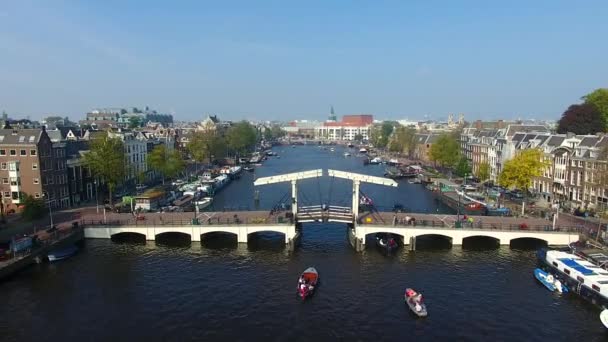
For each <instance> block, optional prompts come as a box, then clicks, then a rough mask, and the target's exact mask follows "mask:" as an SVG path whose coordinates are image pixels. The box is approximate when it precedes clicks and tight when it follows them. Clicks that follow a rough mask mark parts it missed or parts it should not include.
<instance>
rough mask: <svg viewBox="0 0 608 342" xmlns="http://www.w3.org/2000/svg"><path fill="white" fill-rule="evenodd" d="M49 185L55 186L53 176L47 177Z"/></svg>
mask: <svg viewBox="0 0 608 342" xmlns="http://www.w3.org/2000/svg"><path fill="white" fill-rule="evenodd" d="M49 184H55V179H54V178H53V176H50V177H49Z"/></svg>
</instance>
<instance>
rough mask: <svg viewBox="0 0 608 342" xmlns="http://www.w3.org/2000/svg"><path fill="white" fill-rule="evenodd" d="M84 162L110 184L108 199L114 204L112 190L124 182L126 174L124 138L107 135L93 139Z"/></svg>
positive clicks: (100, 178) (93, 172)
mask: <svg viewBox="0 0 608 342" xmlns="http://www.w3.org/2000/svg"><path fill="white" fill-rule="evenodd" d="M84 162H85V164H86V165H87V166H88V167H89V169H90V170H91V173H92V174H93V175H94V176H95V177H97V178H98V179H99V180H100V181H101V182H103V183H105V184H106V185H107V186H108V191H109V199H108V200H109V202H110V204H112V192H113V191H114V189H115V188H116V186H117V185H119V184H120V183H122V181H123V180H124V177H125V174H126V169H125V165H126V161H125V157H124V144H123V142H122V140H120V139H119V138H110V137H108V136H107V135H104V136H102V137H99V138H96V139H93V140H91V141H90V145H89V152H88V153H86V154H85V155H84Z"/></svg>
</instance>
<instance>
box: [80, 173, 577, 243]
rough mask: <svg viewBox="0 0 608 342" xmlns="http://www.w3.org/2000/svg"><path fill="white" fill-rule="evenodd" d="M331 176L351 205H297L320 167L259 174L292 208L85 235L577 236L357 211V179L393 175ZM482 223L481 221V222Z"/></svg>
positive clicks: (124, 220) (503, 223)
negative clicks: (322, 228)
mask: <svg viewBox="0 0 608 342" xmlns="http://www.w3.org/2000/svg"><path fill="white" fill-rule="evenodd" d="M328 175H329V176H330V177H336V178H342V179H348V180H352V182H353V190H352V206H351V207H345V206H335V205H331V204H320V205H311V206H300V205H299V201H298V187H297V182H298V181H299V180H302V179H309V178H319V177H322V176H323V170H321V169H317V170H311V171H304V172H296V173H289V174H283V175H277V176H271V177H263V178H259V179H257V180H256V181H255V182H254V185H255V186H261V185H266V184H275V183H282V182H289V183H291V203H292V205H291V210H290V211H289V212H274V211H270V212H268V211H239V212H211V213H205V212H201V213H199V214H198V216H197V217H196V218H195V219H193V217H192V214H190V213H163V214H158V213H147V214H144V215H143V218H144V219H145V220H143V221H140V220H139V218H135V217H134V216H132V215H131V214H117V213H111V214H108V216H107V217H104V219H103V221H102V220H101V219H99V218H95V219H90V218H87V217H83V218H82V220H81V224H82V225H83V226H84V227H85V237H87V238H111V237H113V236H116V235H119V234H139V235H141V236H144V237H145V239H146V240H156V238H157V237H158V236H161V235H163V234H166V233H180V234H185V235H188V236H190V239H191V241H201V240H202V237H203V236H204V235H206V234H209V233H216V232H223V233H229V234H232V235H235V236H236V237H237V241H238V242H239V243H247V241H248V238H249V236H250V235H251V234H254V233H258V232H275V233H279V234H283V235H284V237H285V243H286V244H287V245H288V246H289V248H290V249H293V248H295V244H296V241H297V240H298V239H299V236H300V231H301V229H302V224H304V223H307V222H338V223H344V224H347V225H348V227H349V240H350V242H351V244H352V245H353V247H354V248H355V249H356V250H357V251H361V250H363V249H364V248H365V238H366V236H368V235H370V234H376V233H390V234H394V235H395V236H396V237H399V238H400V240H401V241H402V243H403V244H404V245H409V246H410V249H415V248H416V238H417V237H420V236H423V235H438V236H443V237H445V238H447V239H449V240H450V241H451V242H452V244H453V245H460V244H462V243H463V242H464V241H465V240H466V239H469V238H472V237H479V236H483V237H489V238H492V239H495V241H496V242H497V243H499V244H502V245H507V244H510V243H511V241H513V240H516V239H523V238H527V239H537V240H542V241H544V242H546V243H547V244H548V245H567V244H568V243H570V242H573V241H576V240H578V230H577V229H576V228H565V227H561V228H559V229H555V230H553V229H552V227H551V223H550V222H548V221H546V220H542V219H528V218H526V219H521V218H514V217H487V216H484V217H474V220H475V221H474V222H475V223H474V224H473V225H470V226H466V227H458V225H457V224H456V223H455V221H456V215H431V214H420V213H411V214H402V213H399V214H395V213H386V212H384V213H382V212H369V211H364V212H360V211H359V199H360V185H361V183H371V184H379V185H384V186H392V187H396V186H397V183H396V182H395V181H394V180H392V179H386V178H382V177H374V176H368V175H363V174H356V173H351V172H344V171H337V170H328ZM406 216H409V217H413V218H415V221H414V222H415V223H413V224H412V223H406V224H403V223H402V222H403V219H404V217H406ZM482 221H483V222H482Z"/></svg>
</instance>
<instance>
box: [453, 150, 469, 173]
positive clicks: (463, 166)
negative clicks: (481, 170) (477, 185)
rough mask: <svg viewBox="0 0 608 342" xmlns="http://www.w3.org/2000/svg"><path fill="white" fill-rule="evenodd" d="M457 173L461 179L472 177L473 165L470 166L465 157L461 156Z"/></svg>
mask: <svg viewBox="0 0 608 342" xmlns="http://www.w3.org/2000/svg"><path fill="white" fill-rule="evenodd" d="M455 172H456V174H457V175H458V176H460V177H465V176H467V175H471V165H469V161H468V160H467V158H466V157H465V156H462V155H461V156H460V159H459V160H458V164H457V165H456V170H455Z"/></svg>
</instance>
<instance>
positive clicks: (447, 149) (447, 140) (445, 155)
mask: <svg viewBox="0 0 608 342" xmlns="http://www.w3.org/2000/svg"><path fill="white" fill-rule="evenodd" d="M429 158H430V159H431V160H432V161H434V162H436V163H439V165H441V166H443V167H453V166H455V165H456V163H457V162H458V160H459V159H460V146H459V145H458V140H457V139H456V138H455V137H454V135H453V134H449V133H444V134H442V135H440V136H439V137H438V138H437V141H435V143H433V144H432V145H431V148H430V151H429Z"/></svg>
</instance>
